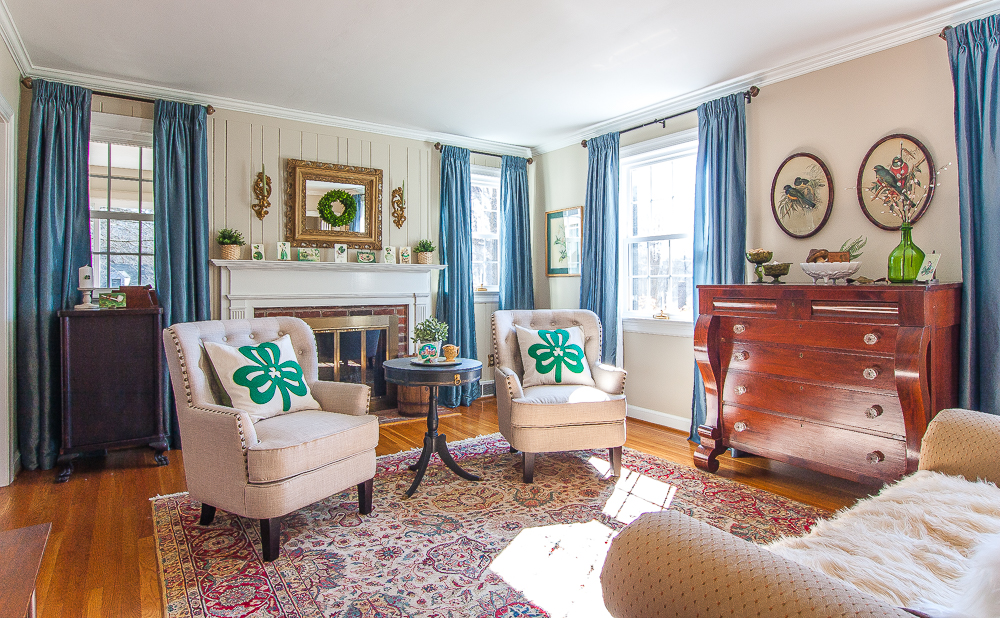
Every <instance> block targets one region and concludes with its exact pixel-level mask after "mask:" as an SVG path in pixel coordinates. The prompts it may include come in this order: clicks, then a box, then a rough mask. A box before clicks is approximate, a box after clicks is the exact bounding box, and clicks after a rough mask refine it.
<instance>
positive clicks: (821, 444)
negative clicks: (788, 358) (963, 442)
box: [722, 405, 906, 480]
mask: <svg viewBox="0 0 1000 618" xmlns="http://www.w3.org/2000/svg"><path fill="white" fill-rule="evenodd" d="M722 421H723V427H724V431H725V435H726V437H727V438H728V439H729V445H730V446H732V447H735V448H737V449H740V450H745V451H748V452H751V453H755V454H759V455H763V456H764V457H769V458H772V459H777V460H779V461H786V462H788V463H791V464H796V465H802V464H804V463H806V462H821V463H819V467H820V469H821V470H823V471H836V473H837V474H838V475H840V476H843V474H842V472H840V471H847V472H850V473H853V475H857V476H858V477H867V478H873V479H882V480H892V479H897V478H899V477H901V476H903V474H904V473H905V472H906V445H905V443H904V442H903V441H902V440H895V439H893V438H884V437H880V436H875V435H871V434H867V433H861V432H858V431H851V430H849V429H842V428H839V427H831V426H829V425H820V424H818V423H810V422H809V421H805V420H796V419H792V418H787V417H783V416H777V415H774V414H768V413H766V412H759V411H753V410H746V409H744V408H739V407H736V406H731V405H727V406H725V407H724V408H723V414H722ZM814 465H816V464H814Z"/></svg>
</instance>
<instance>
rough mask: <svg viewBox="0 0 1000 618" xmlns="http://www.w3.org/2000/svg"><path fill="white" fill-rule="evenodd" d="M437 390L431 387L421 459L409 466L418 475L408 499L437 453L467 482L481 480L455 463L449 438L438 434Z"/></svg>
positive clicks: (407, 493) (408, 490)
mask: <svg viewBox="0 0 1000 618" xmlns="http://www.w3.org/2000/svg"><path fill="white" fill-rule="evenodd" d="M437 390H438V387H437V386H431V387H430V395H431V396H430V401H429V402H428V406H427V433H425V434H424V449H423V450H422V451H420V459H418V460H417V463H415V464H413V465H411V466H409V468H410V470H413V471H414V472H416V473H417V476H416V477H415V478H414V479H413V484H412V485H410V488H409V489H407V490H406V497H407V498H409V497H411V496H413V492H415V491H417V487H418V486H419V485H420V481H422V480H424V473H425V472H427V464H429V463H430V461H431V454H432V453H437V454H438V456H439V457H440V458H441V461H443V462H444V465H446V466H448V469H449V470H451V471H452V472H454V473H455V474H457V475H458V476H460V477H462V478H463V479H465V480H467V481H478V480H479V477H478V476H476V475H475V474H470V473H468V472H466V471H465V470H463V469H462V468H461V466H459V465H458V463H456V462H455V458H454V457H452V456H451V453H450V452H449V451H448V438H447V437H446V436H445V435H444V434H439V433H438V432H437V428H438V414H437Z"/></svg>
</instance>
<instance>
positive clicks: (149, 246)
mask: <svg viewBox="0 0 1000 618" xmlns="http://www.w3.org/2000/svg"><path fill="white" fill-rule="evenodd" d="M90 243H91V249H90V251H91V265H92V266H93V268H94V280H95V284H96V285H97V286H98V287H104V288H113V287H118V286H120V285H146V284H152V285H155V279H154V265H153V149H152V148H149V147H144V146H132V145H123V144H116V143H111V142H109V141H92V142H90Z"/></svg>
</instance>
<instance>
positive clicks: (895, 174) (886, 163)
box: [858, 133, 936, 230]
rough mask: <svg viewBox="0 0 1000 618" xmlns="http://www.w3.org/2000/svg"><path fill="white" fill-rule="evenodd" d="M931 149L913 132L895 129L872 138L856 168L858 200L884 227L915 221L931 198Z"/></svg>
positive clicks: (866, 213)
mask: <svg viewBox="0 0 1000 618" xmlns="http://www.w3.org/2000/svg"><path fill="white" fill-rule="evenodd" d="M935 176H936V171H935V169H934V160H933V159H932V158H931V153H930V152H929V151H928V150H927V148H925V147H924V145H923V144H921V143H920V140H918V139H917V138H915V137H913V136H912V135H905V134H902V133H896V134H893V135H887V136H885V137H883V138H882V139H880V140H879V141H877V142H875V145H874V146H872V147H871V148H870V149H869V150H868V154H866V155H865V158H864V160H863V161H862V162H861V169H859V170H858V202H859V203H860V204H861V211H862V212H864V213H865V216H866V217H868V220H869V221H871V222H872V223H874V224H875V225H877V226H878V227H880V228H882V229H883V230H898V229H899V228H900V227H901V226H902V224H903V221H904V220H905V221H907V222H908V223H916V222H917V220H918V219H920V217H922V216H923V215H924V213H925V212H927V207H928V206H930V203H931V199H933V198H934V183H935Z"/></svg>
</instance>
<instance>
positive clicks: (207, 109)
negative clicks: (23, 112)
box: [21, 77, 215, 116]
mask: <svg viewBox="0 0 1000 618" xmlns="http://www.w3.org/2000/svg"><path fill="white" fill-rule="evenodd" d="M32 83H33V82H32V79H31V78H30V77H25V78H24V79H22V80H21V84H22V85H23V86H24V87H25V88H27V89H28V90H31V84H32ZM91 92H93V93H94V94H97V95H100V96H102V97H113V98H115V99H125V100H126V101H138V102H139V103H155V102H156V101H155V100H154V99H147V98H145V97H133V96H131V95H127V94H115V93H113V92H102V91H100V90H92V91H91ZM205 112H206V113H207V114H208V115H209V116H211V115H212V114H214V113H215V108H214V107H212V106H211V105H206V106H205Z"/></svg>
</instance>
